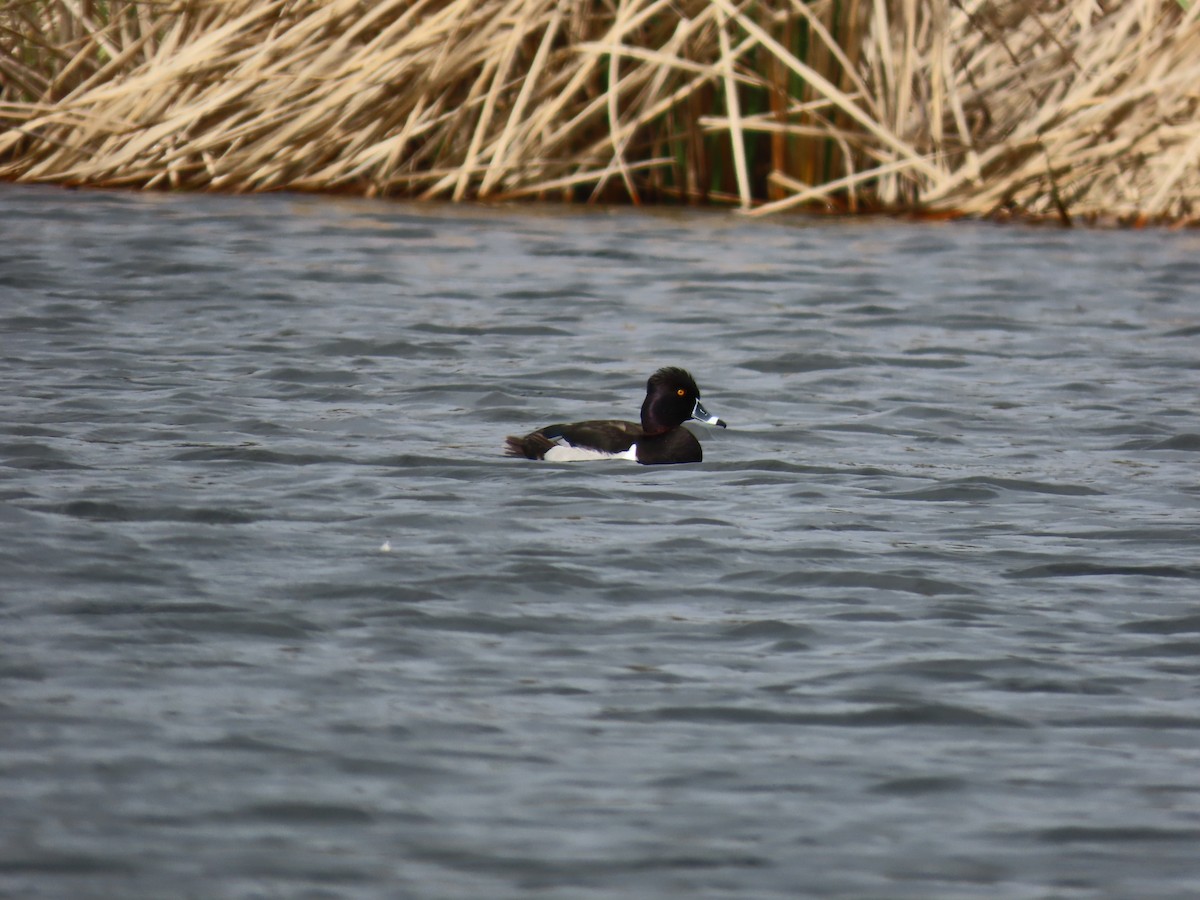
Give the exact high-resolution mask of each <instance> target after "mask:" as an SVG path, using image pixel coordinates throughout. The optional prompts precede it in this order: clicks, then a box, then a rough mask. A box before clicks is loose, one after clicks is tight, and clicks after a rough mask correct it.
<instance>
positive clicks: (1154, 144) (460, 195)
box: [0, 0, 1200, 222]
mask: <svg viewBox="0 0 1200 900" xmlns="http://www.w3.org/2000/svg"><path fill="white" fill-rule="evenodd" d="M1198 16H1200V2H1197V3H1192V2H1191V0H1053V2H1051V0H1041V2H1034V0H1028V2H1026V0H1013V2H1010V3H1002V4H997V3H994V2H984V0H837V2H834V0H819V2H803V0H770V2H757V3H751V2H739V0H607V2H602V0H370V2H363V0H325V2H311V0H308V2H306V0H181V2H166V0H147V2H138V3H122V2H117V3H99V2H95V0H0V129H2V130H0V177H2V178H7V179H15V180H24V181H50V182H70V183H81V184H94V185H128V186H137V187H149V188H156V187H170V188H187V189H218V190H227V191H261V190H274V189H284V188H287V189H299V190H345V191H353V192H359V193H367V194H372V195H380V194H382V195H404V196H417V197H425V198H446V199H454V200H462V199H468V198H513V197H538V196H555V197H557V196H570V197H575V198H586V197H593V198H605V199H616V198H619V197H624V198H628V199H632V200H633V201H634V202H639V201H641V200H643V199H645V198H660V197H671V198H678V199H684V200H689V201H704V200H709V201H712V200H716V201H720V202H730V203H735V204H737V205H738V206H739V207H740V208H742V209H743V210H745V211H747V212H749V213H751V214H763V213H769V212H774V211H780V210H786V209H793V208H804V207H809V208H811V207H817V208H820V209H830V210H857V209H889V210H919V211H925V212H930V213H946V214H952V213H958V212H965V213H972V214H981V215H1028V216H1044V217H1054V218H1057V219H1060V220H1063V221H1074V220H1078V219H1081V218H1083V219H1097V220H1121V221H1131V222H1144V221H1170V222H1196V221H1198V220H1200V213H1198V212H1197V211H1198V210H1200V111H1198V107H1200V24H1198Z"/></svg>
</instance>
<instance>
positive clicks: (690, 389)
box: [642, 366, 725, 434]
mask: <svg viewBox="0 0 1200 900" xmlns="http://www.w3.org/2000/svg"><path fill="white" fill-rule="evenodd" d="M688 419H696V420H698V421H700V422H703V423H704V424H706V425H717V426H719V427H721V428H724V427H725V423H724V422H722V421H721V420H720V419H718V418H717V417H716V416H714V415H711V414H710V413H709V411H708V410H707V409H705V408H704V407H703V406H702V405H701V404H700V388H699V387H697V386H696V379H695V378H693V377H692V376H691V375H689V374H688V373H687V372H685V371H684V370H683V369H678V368H675V367H674V366H668V367H666V368H663V369H659V370H658V371H657V372H655V373H654V374H653V375H651V376H650V380H649V381H647V382H646V399H645V400H644V401H643V402H642V428H644V429H645V430H646V431H647V432H649V433H651V434H656V433H659V432H663V431H670V430H671V429H672V428H676V427H678V426H680V425H682V424H683V423H684V422H686V421H687V420H688Z"/></svg>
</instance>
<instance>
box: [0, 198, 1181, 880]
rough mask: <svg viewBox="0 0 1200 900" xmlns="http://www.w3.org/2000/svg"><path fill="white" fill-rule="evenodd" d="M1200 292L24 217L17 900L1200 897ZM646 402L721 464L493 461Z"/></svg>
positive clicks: (598, 241) (1160, 254) (0, 216)
mask: <svg viewBox="0 0 1200 900" xmlns="http://www.w3.org/2000/svg"><path fill="white" fill-rule="evenodd" d="M1197 284H1200V236H1198V235H1197V234H1195V233H1165V232H1145V233H1130V232H1124V233H1095V232H1092V233H1088V232H1079V233H1074V232H1070V233H1068V232H1062V231H1055V230H1030V229H1024V228H1018V227H1008V228H995V227H989V226H985V225H971V224H956V225H941V226H937V225H916V224H906V223H889V222H879V221H874V222H850V223H845V222H836V221H815V222H814V221H803V222H787V221H781V220H774V221H770V222H751V221H744V220H738V219H735V218H732V217H730V216H728V215H725V214H695V213H687V214H685V213H655V212H646V213H640V212H635V211H626V210H621V211H617V212H586V211H578V210H571V211H563V210H558V209H553V210H539V209H530V208H524V207H517V208H500V209H471V208H442V207H421V206H402V205H392V204H385V203H370V202H358V201H342V200H333V199H316V198H311V199H310V198H298V197H291V196H267V197H256V198H228V197H203V196H201V197H195V196H187V197H162V196H140V195H132V194H107V193H83V192H64V191H59V190H54V189H31V188H16V187H12V186H7V187H0V339H2V345H0V411H2V412H0V500H2V504H0V523H2V526H0V527H2V528H3V534H4V541H3V544H2V545H0V572H2V583H0V591H2V599H0V624H2V631H0V649H2V651H3V654H2V657H0V798H2V801H0V802H2V808H3V813H2V814H0V894H3V896H5V897H20V898H39V897H53V898H60V897H61V898H67V897H70V898H100V897H103V898H111V897H121V898H162V897H194V898H258V897H263V898H266V897H289V898H293V897H295V898H343V897H345V898H375V897H393V898H397V897H402V898H464V900H465V898H534V897H539V898H566V900H595V898H618V897H620V898H629V897H636V898H643V897H644V898H650V897H654V898H662V897H678V898H792V897H797V896H814V897H884V898H892V897H898V898H928V897H980V898H1040V897H1056V898H1076V897H1082V898H1093V897H1095V898H1099V897H1106V898H1107V897H1138V898H1150V897H1180V898H1183V897H1193V896H1196V895H1197V893H1198V892H1200V854H1197V851H1196V847H1197V845H1198V842H1200V700H1198V697H1200V561H1198V559H1197V547H1198V546H1200V510H1198V500H1200V475H1198V469H1197V462H1198V461H1200V457H1198V456H1197V451H1200V414H1198V412H1197V387H1198V381H1200V379H1198V377H1197V374H1198V373H1197V370H1198V366H1200V355H1198V353H1197V346H1198V338H1200V290H1198V289H1197ZM660 365H682V366H685V367H687V368H689V369H691V370H692V371H693V372H694V373H695V375H696V376H697V378H698V380H699V382H700V385H701V388H702V390H703V393H704V401H705V405H706V406H707V407H708V408H709V410H710V411H711V412H713V413H714V414H717V415H720V416H721V417H722V418H724V419H726V420H727V421H728V422H729V425H730V427H729V429H728V431H723V432H716V433H714V432H712V431H709V430H706V429H698V430H699V431H700V432H701V439H702V440H703V441H704V448H705V457H706V461H705V462H704V463H702V464H700V465H696V466H680V467H657V468H646V467H638V466H636V465H632V464H630V463H626V462H611V463H592V464H574V465H571V464H548V463H533V462H529V461H524V460H513V459H507V458H505V457H503V456H502V455H501V453H500V446H501V443H502V441H503V438H504V436H505V435H507V434H514V433H523V432H525V431H529V430H531V429H533V428H535V427H537V426H541V425H545V424H547V423H550V422H555V421H562V420H564V419H568V420H569V419H570V418H583V417H607V416H623V417H625V416H635V415H636V411H637V408H638V406H639V404H640V401H641V394H642V390H643V386H644V383H645V379H646V376H647V375H649V373H650V372H651V371H652V370H653V369H655V368H656V367H658V366H660ZM385 547H386V548H390V550H388V549H385Z"/></svg>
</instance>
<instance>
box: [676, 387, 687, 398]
mask: <svg viewBox="0 0 1200 900" xmlns="http://www.w3.org/2000/svg"><path fill="white" fill-rule="evenodd" d="M675 393H676V394H678V395H679V396H680V397H686V396H687V391H685V390H684V389H683V388H680V389H679V390H677V391H676V392H675Z"/></svg>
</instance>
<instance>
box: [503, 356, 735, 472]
mask: <svg viewBox="0 0 1200 900" xmlns="http://www.w3.org/2000/svg"><path fill="white" fill-rule="evenodd" d="M688 419H696V420H698V421H700V422H703V423H704V424H706V425H716V426H718V427H720V428H724V427H725V423H724V422H722V421H721V420H720V419H718V418H717V417H716V416H714V415H712V414H710V413H709V411H708V410H706V409H705V408H704V407H703V406H702V405H701V404H700V388H698V387H697V386H696V379H694V378H692V376H691V375H689V374H688V373H687V372H685V371H684V370H683V369H678V368H675V367H673V366H668V367H667V368H663V369H659V370H658V371H657V372H655V373H654V374H653V375H651V376H650V380H649V381H647V382H646V399H645V400H644V401H642V423H641V424H640V425H639V424H637V423H636V422H624V421H621V420H619V419H602V420H593V421H588V422H575V423H573V424H570V425H547V426H546V427H545V428H539V429H538V430H537V431H534V432H532V433H531V434H527V435H526V436H525V437H510V438H508V439H507V440H506V441H505V451H504V452H505V454H506V455H508V456H522V457H525V458H526V459H548V460H550V461H551V462H565V461H569V460H580V459H630V460H636V461H637V462H639V463H641V464H642V465H646V466H655V465H666V464H670V463H692V462H700V461H701V459H703V457H704V454H703V451H702V450H701V449H700V442H699V441H698V440H696V436H695V435H694V434H692V433H691V432H690V431H688V430H687V429H686V428H684V427H683V423H684V422H686V421H687V420H688Z"/></svg>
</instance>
